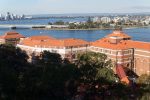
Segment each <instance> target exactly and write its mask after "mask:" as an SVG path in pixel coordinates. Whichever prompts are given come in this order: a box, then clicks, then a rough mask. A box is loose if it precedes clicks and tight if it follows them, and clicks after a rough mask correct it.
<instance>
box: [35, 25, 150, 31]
mask: <svg viewBox="0 0 150 100" xmlns="http://www.w3.org/2000/svg"><path fill="white" fill-rule="evenodd" d="M135 28H150V25H149V26H134V27H123V29H135ZM32 29H33V30H114V29H115V28H88V29H70V28H32Z"/></svg>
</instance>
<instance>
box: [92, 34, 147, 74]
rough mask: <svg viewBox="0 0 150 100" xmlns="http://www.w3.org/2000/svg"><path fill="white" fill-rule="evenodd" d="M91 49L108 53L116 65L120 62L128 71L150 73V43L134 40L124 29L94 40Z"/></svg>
mask: <svg viewBox="0 0 150 100" xmlns="http://www.w3.org/2000/svg"><path fill="white" fill-rule="evenodd" d="M90 50H91V51H93V52H100V53H104V54H106V55H107V56H108V58H110V59H112V61H113V63H114V65H115V66H116V64H120V65H122V66H123V67H124V69H125V70H126V71H127V70H132V71H134V72H135V73H136V74H137V75H141V74H148V75H150V43H148V42H141V41H133V40H131V37H130V36H128V35H127V34H125V33H123V32H122V31H114V32H113V33H112V34H109V35H108V36H106V37H104V38H102V39H100V40H97V41H95V42H92V44H91V47H90Z"/></svg>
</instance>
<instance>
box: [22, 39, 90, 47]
mask: <svg viewBox="0 0 150 100" xmlns="http://www.w3.org/2000/svg"><path fill="white" fill-rule="evenodd" d="M44 38H45V37H44ZM44 38H43V37H41V38H40V36H39V37H38V39H37V38H36V39H33V37H29V38H26V39H25V40H23V41H22V44H23V45H27V46H36V45H37V46H43V47H51V46H56V47H67V46H81V45H86V44H89V43H88V42H87V41H84V40H81V39H73V38H70V39H53V38H48V39H44Z"/></svg>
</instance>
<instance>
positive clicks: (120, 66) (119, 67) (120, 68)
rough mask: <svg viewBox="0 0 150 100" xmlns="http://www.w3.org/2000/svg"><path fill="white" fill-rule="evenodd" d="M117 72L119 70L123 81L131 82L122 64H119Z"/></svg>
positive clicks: (118, 72)
mask: <svg viewBox="0 0 150 100" xmlns="http://www.w3.org/2000/svg"><path fill="white" fill-rule="evenodd" d="M116 72H117V75H118V76H119V78H120V80H121V82H124V83H126V84H129V80H128V78H127V76H126V73H125V71H124V69H123V66H122V65H120V64H117V66H116Z"/></svg>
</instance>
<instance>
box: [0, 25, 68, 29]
mask: <svg viewBox="0 0 150 100" xmlns="http://www.w3.org/2000/svg"><path fill="white" fill-rule="evenodd" d="M67 27H68V25H21V24H18V25H16V24H15V25H11V24H3V25H2V24H1V25H0V29H3V28H9V29H32V28H67Z"/></svg>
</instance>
